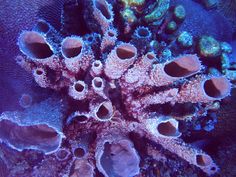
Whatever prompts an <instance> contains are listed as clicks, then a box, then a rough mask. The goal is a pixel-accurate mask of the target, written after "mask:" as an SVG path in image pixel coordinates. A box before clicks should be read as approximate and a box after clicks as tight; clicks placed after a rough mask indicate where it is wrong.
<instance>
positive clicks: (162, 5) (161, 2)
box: [144, 0, 170, 22]
mask: <svg viewBox="0 0 236 177" xmlns="http://www.w3.org/2000/svg"><path fill="white" fill-rule="evenodd" d="M169 7H170V0H157V5H156V7H155V9H154V10H153V11H152V12H151V13H149V14H147V15H146V16H145V17H144V20H145V21H146V22H154V21H161V20H162V18H163V16H164V15H165V14H166V12H167V11H168V9H169Z"/></svg>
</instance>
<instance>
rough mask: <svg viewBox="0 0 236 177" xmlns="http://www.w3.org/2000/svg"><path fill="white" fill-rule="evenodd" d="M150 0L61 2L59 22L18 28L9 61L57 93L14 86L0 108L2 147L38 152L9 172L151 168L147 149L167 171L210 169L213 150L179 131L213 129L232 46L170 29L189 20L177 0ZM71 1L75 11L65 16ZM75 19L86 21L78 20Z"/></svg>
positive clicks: (123, 174)
mask: <svg viewBox="0 0 236 177" xmlns="http://www.w3.org/2000/svg"><path fill="white" fill-rule="evenodd" d="M151 3H152V1H151V0H150V1H142V0H140V1H131V0H130V1H125V0H122V1H114V2H111V1H109V0H101V1H100V0H91V1H80V2H79V1H75V2H68V3H66V4H65V5H64V8H63V13H62V23H63V24H62V28H61V31H58V30H57V29H56V28H54V27H53V26H52V25H50V24H49V23H48V22H47V21H45V20H42V19H40V20H38V22H37V24H36V25H35V26H34V27H33V28H32V30H29V29H27V30H25V31H23V32H21V33H20V34H19V38H18V42H17V44H18V46H19V50H20V51H21V52H22V54H23V55H22V56H17V57H16V62H17V64H19V65H20V66H21V67H22V68H23V69H25V70H26V71H27V72H29V73H31V74H32V76H33V78H34V80H35V83H37V84H38V85H39V86H40V87H42V88H47V89H48V90H50V91H51V92H56V93H57V95H56V96H50V98H48V99H46V100H44V101H42V102H40V103H35V102H34V101H33V100H34V99H33V97H32V96H31V95H30V94H23V95H22V96H21V97H20V100H19V104H20V105H21V107H22V109H23V110H21V111H14V112H11V111H7V112H3V113H2V114H1V116H0V140H1V142H2V143H3V145H1V146H3V147H2V148H3V149H4V152H6V151H8V148H9V147H10V148H12V149H13V150H14V153H16V154H17V153H25V154H26V155H28V156H31V155H32V154H34V153H35V154H37V155H36V157H35V159H37V160H38V163H37V165H35V163H33V162H29V160H28V161H27V160H26V161H22V163H24V165H25V169H21V170H22V171H20V170H18V171H17V169H15V170H16V171H15V172H14V171H10V173H11V174H10V175H12V176H15V175H18V176H19V175H22V174H24V175H26V176H45V177H47V176H64V175H65V176H70V177H87V176H88V177H92V176H99V175H103V176H105V177H111V176H112V177H133V176H151V174H147V173H149V172H150V173H151V171H152V170H150V169H149V168H151V167H150V166H149V167H146V166H145V164H143V163H142V162H143V161H145V160H146V161H148V160H149V159H148V158H151V159H154V160H155V164H156V165H157V164H160V163H167V164H168V165H170V166H175V167H174V168H175V169H176V171H178V170H177V169H180V168H181V166H178V165H176V164H175V162H173V161H174V160H172V159H173V158H174V159H178V158H179V159H180V158H181V159H183V160H182V161H183V162H182V161H181V160H180V161H181V164H182V166H188V165H189V168H192V169H195V170H196V171H197V170H199V169H200V170H202V171H203V172H204V173H205V174H207V175H214V174H216V173H217V172H219V170H220V169H219V167H218V166H217V164H216V163H215V162H214V160H215V159H214V158H212V157H211V156H210V155H208V153H206V152H204V151H203V150H201V149H199V148H195V147H194V146H192V145H190V144H188V143H187V142H185V139H184V138H185V136H190V135H191V132H192V131H193V130H194V131H195V130H201V128H203V130H205V131H207V132H210V131H212V130H213V129H214V124H215V122H216V119H217V118H216V115H215V111H217V110H218V109H219V107H220V106H219V105H220V102H221V101H222V100H223V99H225V98H226V97H228V96H230V92H231V87H232V84H231V82H230V81H231V80H234V79H233V78H232V77H229V75H227V72H228V71H229V70H230V63H228V57H229V55H228V54H230V53H231V52H232V49H231V47H230V45H229V44H228V43H226V42H224V41H219V40H216V39H215V38H213V37H211V36H207V35H208V34H206V35H203V34H202V31H200V32H199V31H197V30H196V31H188V29H189V28H186V30H185V31H182V32H179V31H178V29H179V28H181V26H182V25H183V26H186V25H187V26H188V24H186V23H185V20H186V19H187V18H188V17H189V16H188V13H189V12H188V11H186V10H185V6H182V5H175V6H173V4H172V3H171V1H170V0H156V1H154V2H153V5H151ZM209 3H210V1H209ZM208 6H211V5H208ZM70 9H71V11H70ZM78 9H81V12H80V13H79V14H78V18H77V17H71V16H74V15H75V14H74V13H76V12H77V11H78ZM196 9H197V8H196ZM78 19H79V20H80V24H85V26H86V27H84V28H83V26H81V28H80V27H78V26H77V24H76V22H75V20H78ZM22 30H23V29H22ZM192 30H195V29H192ZM84 31H87V33H86V34H85V33H84ZM215 36H220V35H218V34H216V35H215ZM196 37H198V38H197V39H196ZM200 57H202V58H200ZM210 60H216V61H217V62H218V65H220V67H215V65H213V66H212V64H211V62H208V61H210ZM218 70H219V71H218ZM210 71H211V72H210ZM216 73H217V74H216ZM224 74H225V75H224ZM226 99H227V98H226ZM205 117H208V118H205ZM204 118H205V119H204ZM203 119H204V120H203ZM183 126H186V129H184V128H181V127H183ZM138 141H139V142H138ZM141 141H144V142H145V143H144V144H142V143H140V142H141ZM5 144H6V146H5ZM158 146H160V147H161V148H158ZM140 149H142V150H140ZM15 150H16V151H15ZM18 151H19V152H18ZM26 155H25V156H26ZM42 156H43V158H42ZM145 156H146V157H145ZM172 156H173V158H171V157H172ZM147 157H148V158H147ZM6 158H7V157H4V155H2V154H1V153H0V165H1V164H3V165H2V166H3V169H2V170H3V171H7V170H5V166H6V168H11V167H9V166H10V164H14V163H15V161H19V160H17V159H12V161H14V162H12V161H11V162H10V161H9V162H8V164H7V163H6V164H4V162H2V159H6ZM39 159H41V160H39ZM35 161H36V160H35ZM177 161H178V160H177ZM187 163H188V164H187ZM31 164H34V165H35V166H34V168H32V169H30V165H31ZM50 164H54V165H50ZM173 164H175V165H173ZM186 164H187V165H186ZM21 165H22V164H21ZM22 166H23V165H22ZM49 166H50V167H51V166H52V169H51V168H49ZM0 170H1V169H0ZM161 171H163V170H160V171H159V172H156V174H155V175H156V176H158V174H157V173H161ZM153 173H154V172H153ZM162 173H164V172H162ZM198 173H199V174H202V172H198ZM186 174H187V173H186ZM169 175H170V176H175V172H171V174H169ZM179 175H181V174H179ZM153 176H154V174H153ZM159 176H160V175H159Z"/></svg>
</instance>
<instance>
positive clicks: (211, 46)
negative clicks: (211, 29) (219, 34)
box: [199, 36, 221, 57]
mask: <svg viewBox="0 0 236 177" xmlns="http://www.w3.org/2000/svg"><path fill="white" fill-rule="evenodd" d="M199 50H200V54H201V56H203V57H218V56H220V54H221V47H220V43H219V42H218V41H217V40H216V39H214V38H213V37H211V36H202V37H201V39H200V41H199Z"/></svg>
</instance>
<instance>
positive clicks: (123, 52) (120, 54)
mask: <svg viewBox="0 0 236 177" xmlns="http://www.w3.org/2000/svg"><path fill="white" fill-rule="evenodd" d="M136 58H137V48H136V47H135V46H133V45H131V44H129V43H122V44H120V45H118V46H117V47H116V48H115V49H113V50H112V51H111V52H110V53H109V55H108V58H107V60H106V62H105V69H104V71H105V74H106V75H107V76H108V77H109V78H111V79H118V78H120V77H121V76H122V74H123V73H124V72H125V71H126V70H127V69H128V68H129V66H131V65H132V64H133V63H134V61H135V59H136Z"/></svg>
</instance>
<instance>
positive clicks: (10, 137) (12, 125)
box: [0, 98, 65, 154]
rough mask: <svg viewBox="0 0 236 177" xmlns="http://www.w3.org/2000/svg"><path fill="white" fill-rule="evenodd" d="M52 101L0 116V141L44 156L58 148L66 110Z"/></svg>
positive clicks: (60, 103) (55, 101)
mask: <svg viewBox="0 0 236 177" xmlns="http://www.w3.org/2000/svg"><path fill="white" fill-rule="evenodd" d="M63 104H65V103H62V102H60V101H58V100H54V99H52V98H50V99H48V100H45V101H43V102H41V103H39V104H35V105H33V106H31V107H30V108H27V109H25V111H23V112H18V111H15V112H4V113H2V115H1V116H0V141H1V142H5V143H6V144H7V145H9V146H10V147H12V148H14V149H16V150H18V151H22V150H24V149H36V150H40V151H43V152H44V153H46V154H49V153H52V152H55V151H56V150H57V149H58V148H59V147H60V145H61V141H62V138H63V137H64V135H63V133H62V115H63V113H62V112H63V110H64V108H65V106H63Z"/></svg>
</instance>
